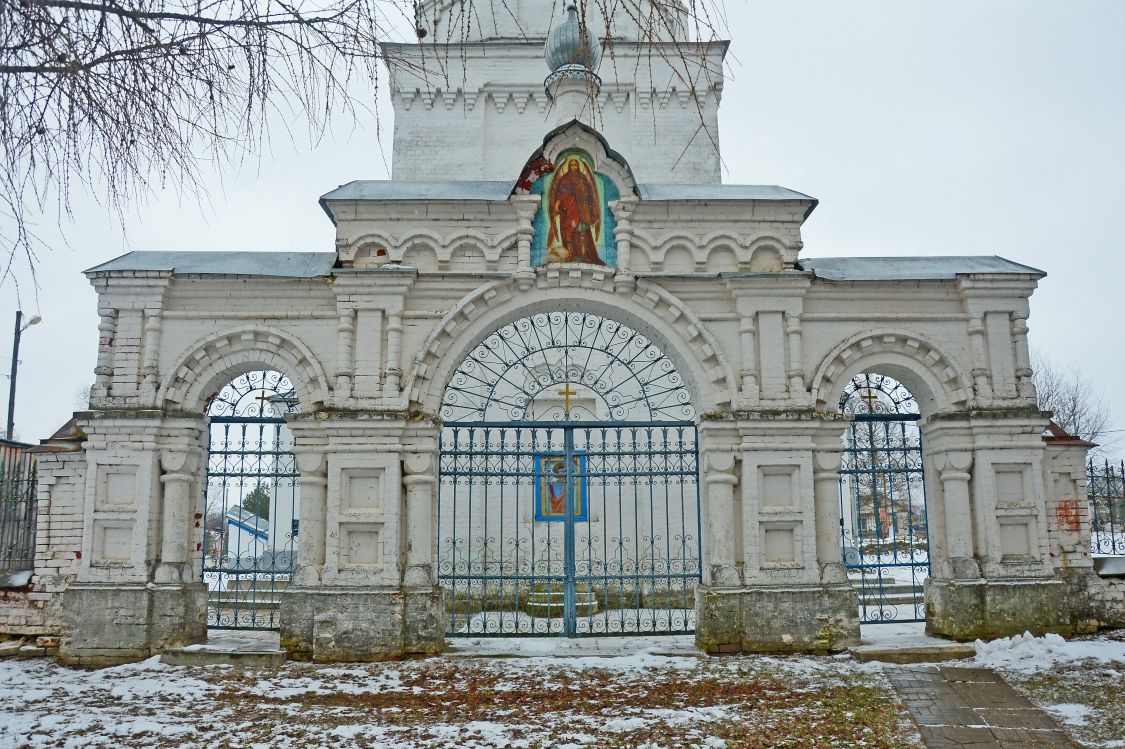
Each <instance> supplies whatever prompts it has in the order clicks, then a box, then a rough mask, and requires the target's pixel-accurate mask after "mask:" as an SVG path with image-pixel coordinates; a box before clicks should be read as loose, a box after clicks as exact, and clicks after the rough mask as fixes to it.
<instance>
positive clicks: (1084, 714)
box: [1046, 702, 1090, 726]
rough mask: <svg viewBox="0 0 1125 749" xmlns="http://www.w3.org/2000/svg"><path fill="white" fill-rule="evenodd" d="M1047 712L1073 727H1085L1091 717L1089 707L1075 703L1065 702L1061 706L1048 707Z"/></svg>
mask: <svg viewBox="0 0 1125 749" xmlns="http://www.w3.org/2000/svg"><path fill="white" fill-rule="evenodd" d="M1046 708H1047V711H1048V712H1049V713H1051V714H1052V715H1054V716H1055V717H1056V718H1058V719H1059V720H1061V721H1062V722H1063V723H1066V724H1067V725H1071V726H1084V725H1086V719H1087V718H1088V717H1089V715H1090V706H1089V705H1080V704H1077V703H1074V702H1064V703H1062V704H1061V705H1047V706H1046Z"/></svg>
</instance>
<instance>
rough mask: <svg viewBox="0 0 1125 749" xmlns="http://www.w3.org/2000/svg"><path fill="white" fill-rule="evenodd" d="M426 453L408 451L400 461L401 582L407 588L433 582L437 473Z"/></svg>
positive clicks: (430, 455)
mask: <svg viewBox="0 0 1125 749" xmlns="http://www.w3.org/2000/svg"><path fill="white" fill-rule="evenodd" d="M433 463H434V460H433V455H432V454H430V453H409V454H407V455H406V456H405V457H404V458H403V461H402V466H403V474H404V475H403V478H402V483H403V485H404V486H405V487H406V571H405V572H404V573H403V577H402V584H403V585H404V586H405V587H407V588H427V589H429V588H432V587H433V586H434V565H433V558H434V519H435V518H434V509H435V508H434V505H435V503H436V502H437V494H436V492H435V491H434V489H435V487H436V486H437V477H436V476H435V475H434V466H433Z"/></svg>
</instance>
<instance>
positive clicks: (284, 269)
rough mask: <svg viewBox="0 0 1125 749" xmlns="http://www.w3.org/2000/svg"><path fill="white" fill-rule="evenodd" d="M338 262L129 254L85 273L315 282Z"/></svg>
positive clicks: (322, 255)
mask: <svg viewBox="0 0 1125 749" xmlns="http://www.w3.org/2000/svg"><path fill="white" fill-rule="evenodd" d="M335 262H336V253H335V252H190V251H189V252H148V251H143V252H129V253H126V254H124V255H122V256H121V257H116V258H114V259H113V260H110V261H109V262H106V263H102V264H101V265H95V266H94V267H93V268H90V269H88V270H86V271H84V272H85V273H104V272H106V271H115V270H132V271H136V270H157V271H169V272H174V273H177V274H181V275H183V274H219V275H225V276H273V277H275V278H313V277H315V276H327V275H328V274H329V273H331V272H332V266H333V265H334V264H335Z"/></svg>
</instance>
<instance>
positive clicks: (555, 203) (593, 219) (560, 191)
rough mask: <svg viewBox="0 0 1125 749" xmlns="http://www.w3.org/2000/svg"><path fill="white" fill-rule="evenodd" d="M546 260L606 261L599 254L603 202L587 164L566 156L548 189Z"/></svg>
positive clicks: (595, 262)
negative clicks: (548, 222) (548, 228)
mask: <svg viewBox="0 0 1125 749" xmlns="http://www.w3.org/2000/svg"><path fill="white" fill-rule="evenodd" d="M547 217H548V219H549V221H550V230H549V231H548V233H547V262H549V263H593V264H594V265H605V261H604V260H602V258H601V256H600V255H599V254H598V237H600V236H601V231H602V206H601V201H600V200H598V187H597V184H596V183H595V182H594V174H593V172H591V171H590V169H589V167H587V166H586V165H585V164H583V163H582V162H581V161H580V160H579V159H577V158H571V159H567V160H566V161H564V162H563V164H562V168H560V169H559V170H558V171H557V172H555V176H554V178H553V179H552V180H551V187H550V189H549V190H548V191H547Z"/></svg>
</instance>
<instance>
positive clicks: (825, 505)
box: [813, 420, 850, 585]
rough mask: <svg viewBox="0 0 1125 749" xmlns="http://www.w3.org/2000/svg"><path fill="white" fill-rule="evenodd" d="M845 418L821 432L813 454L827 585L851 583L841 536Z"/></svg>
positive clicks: (820, 560) (819, 553)
mask: <svg viewBox="0 0 1125 749" xmlns="http://www.w3.org/2000/svg"><path fill="white" fill-rule="evenodd" d="M844 428H846V427H844V424H843V422H842V421H835V420H833V421H830V422H828V424H827V425H826V428H825V429H822V430H821V431H819V432H817V434H816V437H815V445H816V449H815V452H814V453H813V504H814V506H815V518H816V520H815V522H816V562H817V564H818V565H819V566H820V581H821V582H822V583H824V584H831V585H837V584H841V583H843V584H849V585H850V583H848V573H847V569H846V568H845V567H844V563H843V561H842V560H843V556H842V555H843V549H842V539H841V536H840V527H841V519H840V462H841V457H842V448H841V446H840V432H841V431H842V429H844Z"/></svg>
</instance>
